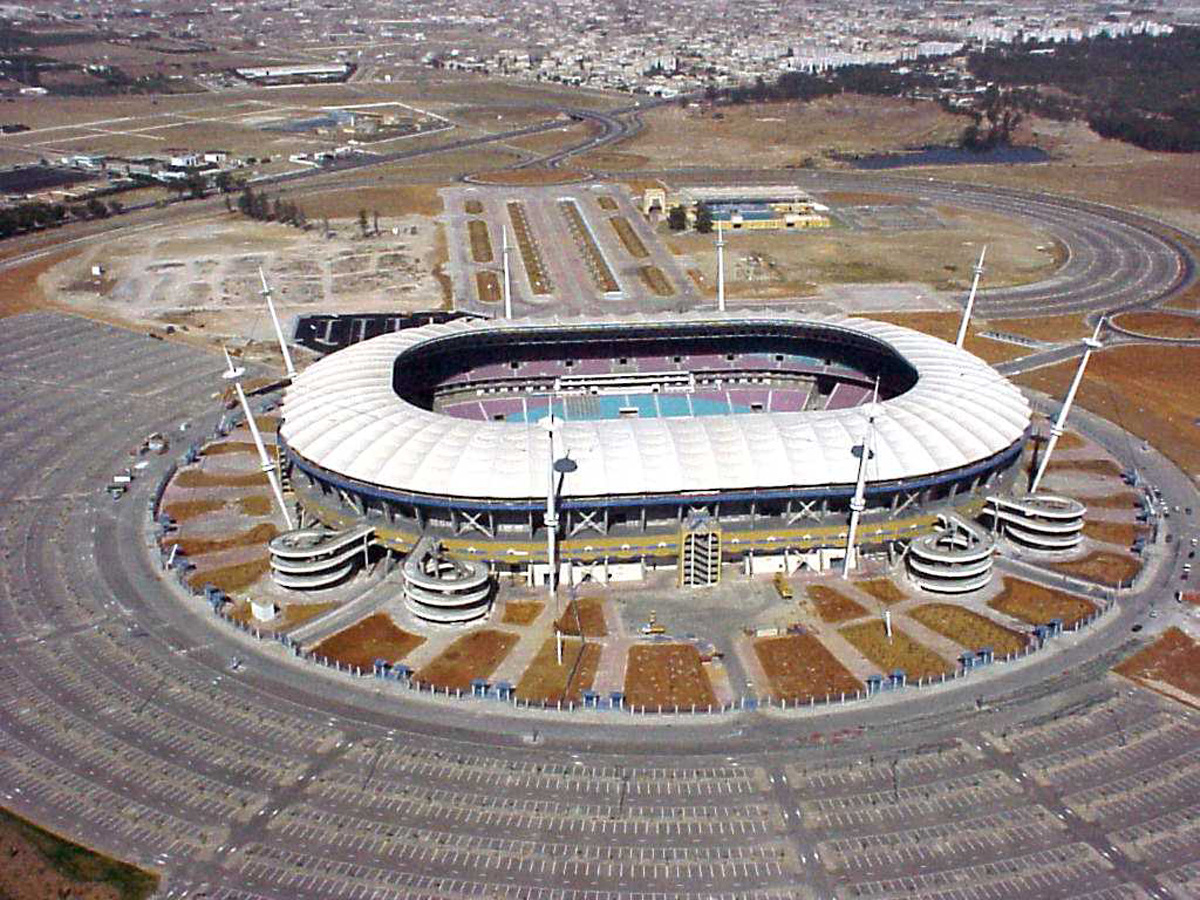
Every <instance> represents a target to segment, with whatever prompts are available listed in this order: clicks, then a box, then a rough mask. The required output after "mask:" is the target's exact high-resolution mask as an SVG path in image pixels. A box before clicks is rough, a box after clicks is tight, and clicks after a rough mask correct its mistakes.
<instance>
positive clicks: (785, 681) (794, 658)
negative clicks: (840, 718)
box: [754, 634, 863, 700]
mask: <svg viewBox="0 0 1200 900" xmlns="http://www.w3.org/2000/svg"><path fill="white" fill-rule="evenodd" d="M754 652H755V654H756V655H757V656H758V661H759V663H760V664H761V665H762V668H763V672H765V673H766V676H767V679H768V680H769V681H770V682H771V693H772V695H773V696H775V697H776V698H777V699H787V700H800V699H807V698H810V697H822V696H824V695H825V694H832V695H834V696H837V695H838V694H841V693H842V692H843V691H844V692H846V693H850V692H851V691H859V690H862V687H863V685H862V682H860V681H859V680H858V679H857V678H855V677H854V676H853V675H851V674H850V673H849V672H848V671H847V670H846V667H845V666H843V665H842V664H841V663H840V662H838V661H837V658H836V657H835V656H834V655H833V654H832V653H830V652H829V650H828V649H826V647H825V645H824V644H822V643H821V641H820V640H819V639H818V638H816V637H815V636H813V635H811V634H789V635H786V636H783V637H773V638H762V639H760V640H758V641H755V642H754Z"/></svg>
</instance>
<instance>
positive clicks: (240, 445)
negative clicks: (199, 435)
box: [200, 441, 257, 456]
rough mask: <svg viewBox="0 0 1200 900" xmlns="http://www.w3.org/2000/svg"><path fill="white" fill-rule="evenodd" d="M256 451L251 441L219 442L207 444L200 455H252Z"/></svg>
mask: <svg viewBox="0 0 1200 900" xmlns="http://www.w3.org/2000/svg"><path fill="white" fill-rule="evenodd" d="M256 449H257V448H256V447H255V446H254V442H253V441H221V442H219V443H216V444H209V445H208V446H207V447H205V448H204V449H203V450H201V451H200V453H201V454H202V455H204V456H224V455H226V454H228V453H254V452H255V451H256Z"/></svg>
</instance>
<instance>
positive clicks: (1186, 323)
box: [1113, 311, 1200, 341]
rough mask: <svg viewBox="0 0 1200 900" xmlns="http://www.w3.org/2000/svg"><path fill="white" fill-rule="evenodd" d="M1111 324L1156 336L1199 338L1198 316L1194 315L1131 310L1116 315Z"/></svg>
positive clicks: (1199, 322)
mask: <svg viewBox="0 0 1200 900" xmlns="http://www.w3.org/2000/svg"><path fill="white" fill-rule="evenodd" d="M1113 324H1114V325H1119V326H1120V327H1121V328H1128V329H1129V330H1130V331H1136V332H1138V333H1139V334H1150V335H1154V336H1156V337H1169V338H1188V339H1190V340H1193V341H1194V340H1196V339H1197V338H1200V318H1198V317H1196V316H1178V315H1174V314H1173V313H1166V312H1157V311H1150V312H1131V313H1122V314H1121V315H1119V316H1117V317H1116V318H1115V319H1113Z"/></svg>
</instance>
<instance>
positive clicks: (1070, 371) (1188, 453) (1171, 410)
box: [1015, 347, 1200, 475]
mask: <svg viewBox="0 0 1200 900" xmlns="http://www.w3.org/2000/svg"><path fill="white" fill-rule="evenodd" d="M1077 366H1078V363H1077V362H1076V361H1074V360H1071V361H1069V362H1066V363H1061V364H1059V365H1056V366H1048V367H1047V368H1044V369H1038V370H1036V371H1033V372H1027V373H1025V374H1023V375H1018V376H1016V378H1015V381H1017V382H1018V383H1019V384H1021V385H1024V386H1026V387H1032V388H1035V389H1037V390H1039V391H1044V392H1046V393H1048V394H1050V395H1051V396H1054V397H1061V396H1062V395H1063V393H1064V392H1065V391H1066V389H1067V385H1068V384H1069V383H1070V380H1071V378H1072V377H1073V375H1074V374H1075V369H1076V368H1077ZM1196 371H1200V349H1197V348H1194V347H1171V348H1157V347H1114V348H1113V349H1110V350H1102V351H1100V352H1098V353H1096V354H1094V355H1093V356H1092V361H1091V363H1089V365H1088V373H1087V377H1086V378H1084V379H1083V383H1082V384H1081V385H1080V386H1079V403H1080V404H1081V405H1082V406H1084V407H1086V408H1087V409H1089V410H1091V411H1092V412H1094V413H1096V414H1097V415H1100V416H1103V417H1104V418H1106V419H1109V420H1110V421H1112V422H1115V423H1117V424H1118V425H1120V426H1121V427H1122V428H1124V429H1125V430H1127V431H1131V432H1133V433H1134V434H1136V435H1137V436H1138V437H1139V438H1142V439H1143V440H1146V441H1148V442H1149V443H1151V444H1153V445H1154V446H1155V447H1158V448H1159V449H1160V450H1161V451H1162V452H1163V453H1164V454H1166V456H1168V457H1169V458H1170V459H1171V461H1172V462H1174V463H1175V464H1176V465H1178V466H1179V467H1180V468H1181V469H1183V470H1184V471H1185V472H1188V473H1189V474H1192V475H1196V474H1200V428H1198V426H1197V423H1198V422H1200V391H1192V390H1181V389H1180V380H1179V377H1180V373H1181V372H1196Z"/></svg>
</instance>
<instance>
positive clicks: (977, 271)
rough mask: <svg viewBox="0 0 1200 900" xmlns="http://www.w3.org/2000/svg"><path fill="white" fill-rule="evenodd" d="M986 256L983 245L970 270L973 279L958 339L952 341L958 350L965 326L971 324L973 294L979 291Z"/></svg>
mask: <svg viewBox="0 0 1200 900" xmlns="http://www.w3.org/2000/svg"><path fill="white" fill-rule="evenodd" d="M985 255H987V244H984V245H983V249H982V250H980V251H979V262H977V263H975V267H974V268H973V269H971V272H972V273H973V274H974V277H973V278H972V279H971V293H970V294H968V295H967V308H966V309H964V310H963V317H962V321H961V322H960V323H959V325H958V337H957V338H956V339H955V341H954V346H955V347H957V348H958V349H959V350H961V349H962V345H963V341H965V340H966V339H967V326H968V325H969V324H970V323H971V310H973V309H974V308H975V292H976V291H977V290H979V276H980V275H982V274H983V257H984V256H985Z"/></svg>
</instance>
